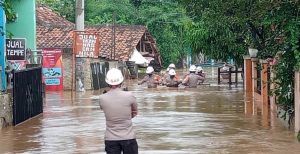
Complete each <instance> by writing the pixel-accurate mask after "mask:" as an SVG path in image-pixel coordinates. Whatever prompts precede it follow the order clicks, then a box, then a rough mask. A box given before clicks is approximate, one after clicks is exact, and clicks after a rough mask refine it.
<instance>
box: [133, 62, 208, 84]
mask: <svg viewBox="0 0 300 154" xmlns="http://www.w3.org/2000/svg"><path fill="white" fill-rule="evenodd" d="M175 69H176V67H175V65H174V64H170V65H169V67H168V68H167V71H166V73H165V74H164V75H163V76H162V77H161V76H159V75H158V74H156V73H154V69H153V67H152V66H148V67H147V69H146V74H147V75H146V76H145V77H144V78H143V79H142V80H141V81H140V82H138V84H139V85H141V84H143V83H147V86H148V88H156V87H157V86H158V85H164V86H167V87H178V86H179V85H180V84H181V85H183V86H186V87H189V88H196V87H197V85H199V84H201V83H203V82H204V80H205V73H204V72H203V68H202V67H201V66H198V67H196V66H195V65H191V66H190V68H189V73H187V74H185V75H184V76H183V78H180V77H179V76H178V74H176V70H175Z"/></svg>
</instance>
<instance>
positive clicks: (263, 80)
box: [260, 60, 269, 115]
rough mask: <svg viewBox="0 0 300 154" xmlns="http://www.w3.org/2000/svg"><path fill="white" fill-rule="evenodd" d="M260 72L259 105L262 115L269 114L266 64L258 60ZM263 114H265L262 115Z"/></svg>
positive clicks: (264, 61)
mask: <svg viewBox="0 0 300 154" xmlns="http://www.w3.org/2000/svg"><path fill="white" fill-rule="evenodd" d="M260 63H261V65H262V70H261V103H262V112H263V115H265V114H269V95H268V62H267V61H266V60H260ZM264 112H265V113H264Z"/></svg>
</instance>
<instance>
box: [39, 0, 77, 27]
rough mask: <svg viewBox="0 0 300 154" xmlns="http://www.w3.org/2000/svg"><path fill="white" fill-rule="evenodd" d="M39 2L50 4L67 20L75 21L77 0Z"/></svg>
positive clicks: (40, 1)
mask: <svg viewBox="0 0 300 154" xmlns="http://www.w3.org/2000/svg"><path fill="white" fill-rule="evenodd" d="M37 2H38V4H44V5H47V6H49V7H50V8H52V9H53V10H54V11H56V12H57V13H58V14H60V15H61V16H63V17H64V18H66V19H67V20H69V21H71V22H75V0H37Z"/></svg>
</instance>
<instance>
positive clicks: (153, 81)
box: [138, 66, 160, 88]
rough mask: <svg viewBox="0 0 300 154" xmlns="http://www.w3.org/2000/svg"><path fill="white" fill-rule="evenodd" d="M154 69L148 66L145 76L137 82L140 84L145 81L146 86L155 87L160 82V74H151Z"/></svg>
mask: <svg viewBox="0 0 300 154" xmlns="http://www.w3.org/2000/svg"><path fill="white" fill-rule="evenodd" d="M153 72H154V69H153V67H152V66H148V67H147V70H146V74H147V75H146V76H145V77H144V79H143V80H142V81H140V82H139V83H138V85H141V84H143V83H145V82H147V85H148V88H157V85H158V84H159V83H160V76H158V75H155V74H153Z"/></svg>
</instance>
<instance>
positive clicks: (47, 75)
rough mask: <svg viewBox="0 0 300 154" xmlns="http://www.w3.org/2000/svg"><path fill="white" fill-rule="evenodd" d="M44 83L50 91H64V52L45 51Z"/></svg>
mask: <svg viewBox="0 0 300 154" xmlns="http://www.w3.org/2000/svg"><path fill="white" fill-rule="evenodd" d="M42 53H43V70H42V72H43V82H44V83H45V85H46V90H48V91H60V90H63V70H62V50H61V49H43V52H42Z"/></svg>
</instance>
